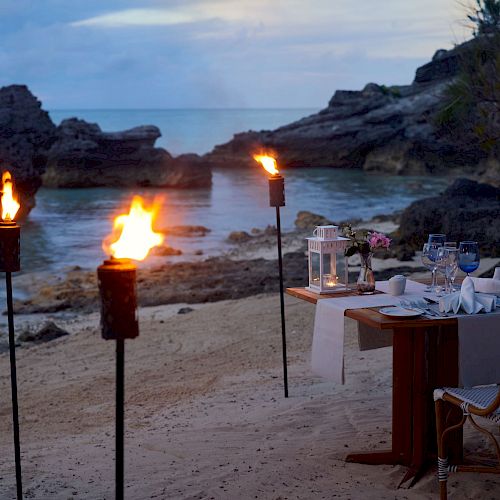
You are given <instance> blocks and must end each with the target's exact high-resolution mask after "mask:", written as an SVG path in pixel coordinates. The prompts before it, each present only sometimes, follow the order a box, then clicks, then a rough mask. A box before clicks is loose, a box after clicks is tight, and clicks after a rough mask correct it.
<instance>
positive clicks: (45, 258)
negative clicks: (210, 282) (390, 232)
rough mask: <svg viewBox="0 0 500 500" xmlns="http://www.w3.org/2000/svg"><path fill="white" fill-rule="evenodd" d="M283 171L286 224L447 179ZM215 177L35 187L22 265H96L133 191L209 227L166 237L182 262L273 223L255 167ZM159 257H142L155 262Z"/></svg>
mask: <svg viewBox="0 0 500 500" xmlns="http://www.w3.org/2000/svg"><path fill="white" fill-rule="evenodd" d="M284 174H285V176H286V203H287V205H286V207H284V208H283V209H282V217H283V225H284V229H291V228H292V227H293V221H294V219H295V216H296V214H297V212H298V211H299V210H311V211H314V212H317V213H321V214H323V215H325V216H327V217H329V218H331V219H333V220H336V221H340V220H347V219H354V218H359V217H361V218H370V217H371V216H373V215H377V214H381V213H389V212H393V211H395V210H398V209H401V208H403V207H405V206H407V205H408V204H409V203H410V202H412V201H413V200H415V199H417V198H422V197H425V196H429V195H432V194H435V193H437V192H438V191H440V190H441V189H442V188H443V187H444V186H445V184H446V181H444V180H442V179H435V178H431V177H425V178H424V177H422V178H419V177H392V176H373V175H364V174H363V173H362V172H358V171H346V170H335V169H303V170H290V171H286V172H284ZM213 181H214V183H213V187H212V189H211V190H210V189H202V190H172V189H147V190H146V189H134V190H123V189H120V190H118V189H109V188H94V189H76V190H75V189H72V190H69V189H59V190H55V189H41V190H40V191H39V192H38V194H37V206H36V208H35V209H34V210H33V211H32V212H31V214H30V217H29V220H28V221H27V222H25V224H24V227H23V231H22V248H23V254H22V259H23V261H22V265H23V269H24V270H26V271H29V270H31V269H40V268H42V269H52V270H53V271H58V270H62V269H63V268H64V267H66V266H72V265H79V266H81V267H84V268H94V267H95V266H96V265H97V264H99V263H100V262H101V261H102V260H103V257H104V254H103V252H102V250H101V242H102V239H103V238H104V237H105V236H106V235H107V234H108V233H109V232H110V230H111V223H112V219H113V217H114V216H115V215H117V214H118V213H120V212H122V211H124V209H128V204H129V202H130V199H131V197H132V194H133V193H139V194H142V195H144V196H145V197H146V198H148V199H152V198H153V197H154V196H155V195H161V196H163V197H164V203H163V210H162V211H161V213H160V214H159V219H158V222H157V224H156V227H158V228H160V227H165V226H172V225H182V224H193V225H194V224H195V225H203V226H206V227H208V228H210V229H211V230H212V232H211V233H209V234H208V235H207V236H206V237H204V238H180V237H177V238H173V237H172V238H170V239H169V240H168V241H167V244H169V245H171V246H173V247H174V248H179V249H181V250H183V252H184V255H183V256H182V257H181V258H183V259H193V258H194V251H195V250H198V249H202V250H203V251H204V254H205V255H209V254H216V253H219V252H220V251H221V250H224V249H226V248H228V246H227V243H226V242H225V240H226V238H227V235H228V234H229V233H230V232H231V231H234V230H246V231H249V230H250V229H251V228H253V227H260V228H262V227H265V226H266V225H267V224H274V223H275V213H274V209H271V208H269V206H268V186H267V178H266V176H265V175H264V173H263V172H262V171H261V169H260V168H258V167H256V169H255V170H252V171H236V172H231V171H217V172H214V178H213ZM165 259H167V257H155V258H152V259H148V260H149V261H150V263H153V264H155V263H159V262H164V261H165ZM170 259H172V257H170ZM177 259H178V258H177Z"/></svg>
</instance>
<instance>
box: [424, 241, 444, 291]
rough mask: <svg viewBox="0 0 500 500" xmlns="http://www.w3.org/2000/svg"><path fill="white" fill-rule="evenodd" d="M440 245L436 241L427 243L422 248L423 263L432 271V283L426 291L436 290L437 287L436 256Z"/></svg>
mask: <svg viewBox="0 0 500 500" xmlns="http://www.w3.org/2000/svg"><path fill="white" fill-rule="evenodd" d="M440 246H441V245H438V244H436V243H426V244H425V245H424V247H423V249H422V264H423V265H424V266H425V267H426V268H427V269H429V271H431V273H432V283H431V285H430V286H428V287H427V288H426V292H434V291H435V289H436V270H437V264H436V258H437V251H438V249H439V248H440Z"/></svg>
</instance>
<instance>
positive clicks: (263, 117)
mask: <svg viewBox="0 0 500 500" xmlns="http://www.w3.org/2000/svg"><path fill="white" fill-rule="evenodd" d="M316 111H318V110H317V109H160V110H154V109H132V110H129V109H123V110H120V109H108V110H106V109H83V110H79V109H70V110H53V111H50V117H51V118H52V121H53V122H54V123H56V124H59V123H60V122H61V120H64V119H65V118H72V117H75V116H76V117H78V118H82V119H84V120H86V121H88V122H93V123H98V124H99V126H100V127H101V129H102V130H104V131H106V132H112V131H117V130H124V129H127V128H132V127H137V126H138V125H156V126H157V127H159V128H160V130H161V133H162V136H161V137H160V138H159V139H158V141H157V143H156V144H157V146H161V147H163V148H165V149H167V150H168V151H169V152H170V153H173V154H175V155H178V154H181V153H198V154H203V153H207V152H208V151H210V150H211V149H212V148H213V147H214V146H215V145H216V144H222V143H224V142H227V141H228V140H230V139H231V137H232V136H233V134H235V133H237V132H243V131H247V130H264V129H267V130H270V129H275V128H277V127H280V126H281V125H285V124H287V123H290V122H293V121H295V120H298V119H299V118H302V117H304V116H307V115H310V114H312V113H315V112H316Z"/></svg>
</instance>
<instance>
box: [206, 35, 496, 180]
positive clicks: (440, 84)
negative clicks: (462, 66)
mask: <svg viewBox="0 0 500 500" xmlns="http://www.w3.org/2000/svg"><path fill="white" fill-rule="evenodd" d="M473 44H474V41H470V42H467V43H465V44H462V45H460V46H458V47H456V48H455V49H453V50H449V51H445V50H439V51H437V52H436V54H435V55H434V57H433V59H432V61H431V62H429V63H427V64H425V65H424V66H422V67H420V68H418V69H417V72H416V76H415V79H414V81H413V83H412V84H411V85H405V86H393V87H385V86H383V85H377V84H375V83H369V84H368V85H366V86H365V88H364V89H363V90H361V91H345V90H339V91H337V92H335V95H334V96H333V97H332V98H331V100H330V102H329V103H328V107H327V108H325V109H323V110H322V111H320V112H319V113H317V114H314V115H311V116H309V117H306V118H303V119H301V120H298V121H296V122H294V123H291V124H289V125H286V126H284V127H280V128H278V129H276V130H274V131H261V132H253V131H250V132H246V133H241V134H236V135H235V136H234V138H233V139H232V140H231V141H229V142H228V143H226V144H223V145H220V146H216V147H215V148H214V149H213V151H212V152H210V153H208V154H207V155H205V159H206V160H207V161H208V162H209V163H210V164H211V165H212V166H216V167H225V166H227V167H230V168H233V167H237V166H241V167H244V166H249V165H253V163H254V162H253V160H252V153H254V152H255V151H259V150H269V151H272V152H275V153H276V154H278V155H279V161H280V164H281V165H282V166H285V167H315V166H316V167H318V166H323V167H337V168H358V169H364V170H366V171H381V172H387V173H391V174H424V173H430V172H437V173H444V172H447V171H449V169H450V168H455V169H457V168H458V169H462V168H467V167H475V168H476V171H477V167H478V165H482V167H481V168H483V169H484V170H487V169H490V170H491V168H492V167H491V161H492V160H491V158H489V159H488V154H487V153H486V152H485V151H483V150H481V149H478V148H477V147H476V148H473V147H471V149H470V150H467V149H466V148H464V144H463V143H462V144H457V143H454V142H453V141H452V140H451V139H450V138H447V137H444V136H443V135H442V134H439V133H438V132H437V130H436V127H435V125H434V119H435V115H436V112H437V111H438V109H439V108H440V104H441V103H442V101H443V97H442V94H443V91H444V89H445V88H446V87H447V85H448V84H449V83H450V82H451V81H452V79H453V78H454V77H455V76H456V75H457V72H458V70H459V60H460V57H461V56H462V54H464V53H465V51H467V50H470V47H471V46H473ZM462 142H463V141H462ZM488 162H489V163H488ZM496 163H497V164H498V161H496Z"/></svg>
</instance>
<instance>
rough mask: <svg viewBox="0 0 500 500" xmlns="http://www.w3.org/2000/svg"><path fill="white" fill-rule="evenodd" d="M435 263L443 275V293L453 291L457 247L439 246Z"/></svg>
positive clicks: (456, 269) (456, 265)
mask: <svg viewBox="0 0 500 500" xmlns="http://www.w3.org/2000/svg"><path fill="white" fill-rule="evenodd" d="M436 264H437V268H438V272H440V273H442V274H443V275H444V282H445V287H444V290H445V293H451V292H453V290H454V289H453V281H454V280H455V276H456V274H457V271H458V248H449V247H439V248H438V252H437V258H436Z"/></svg>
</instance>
